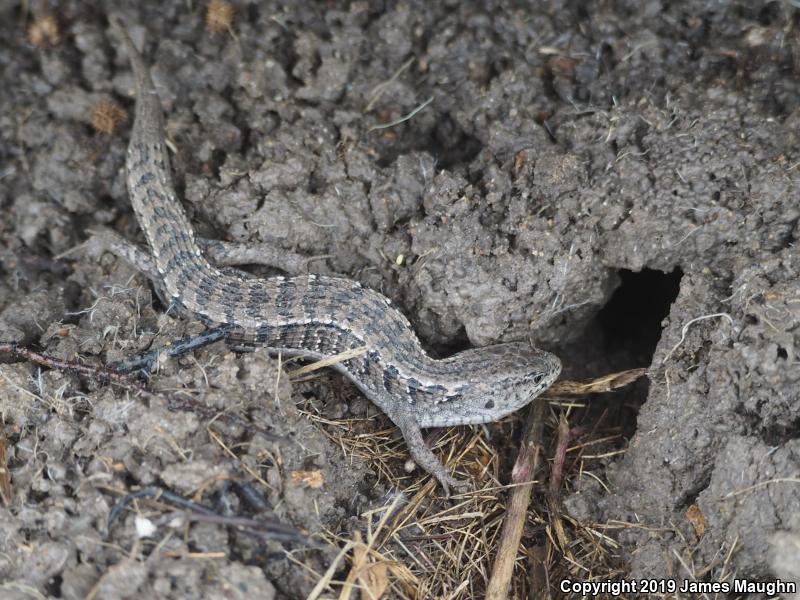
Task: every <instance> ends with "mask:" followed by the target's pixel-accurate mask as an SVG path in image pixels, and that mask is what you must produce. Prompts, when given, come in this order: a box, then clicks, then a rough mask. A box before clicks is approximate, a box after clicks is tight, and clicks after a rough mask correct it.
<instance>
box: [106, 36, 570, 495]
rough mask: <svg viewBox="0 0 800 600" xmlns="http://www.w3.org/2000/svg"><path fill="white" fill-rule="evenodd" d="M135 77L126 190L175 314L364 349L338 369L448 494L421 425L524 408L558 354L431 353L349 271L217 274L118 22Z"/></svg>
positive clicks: (326, 349)
mask: <svg viewBox="0 0 800 600" xmlns="http://www.w3.org/2000/svg"><path fill="white" fill-rule="evenodd" d="M115 26H116V27H117V29H118V30H119V31H120V34H121V36H122V39H123V41H124V43H125V47H126V49H127V53H128V56H129V58H130V61H131V64H132V66H133V71H134V74H135V78H136V120H135V123H134V126H133V131H132V134H131V139H130V143H129V146H128V155H127V169H128V191H129V194H130V199H131V204H132V205H133V209H134V212H135V213H136V217H137V219H138V221H139V224H140V225H141V227H142V229H143V230H144V234H145V237H146V238H147V244H148V246H149V249H150V254H151V260H150V261H148V270H147V271H146V272H148V273H150V275H151V276H153V277H154V276H156V273H157V281H156V285H157V286H158V287H159V289H160V290H161V291H162V292H163V293H165V294H166V295H167V297H169V298H170V299H171V301H172V302H174V303H175V305H176V306H178V307H179V308H180V309H181V311H182V312H184V313H186V314H188V315H192V316H195V317H196V318H198V319H200V320H202V321H203V322H204V323H206V324H207V325H209V326H229V327H231V332H230V334H229V339H230V341H231V342H232V344H233V345H234V346H236V347H240V348H241V347H244V348H248V347H249V348H252V347H257V346H265V347H267V348H268V349H269V350H270V351H274V352H276V353H277V352H281V353H282V354H283V355H284V356H287V355H295V356H303V357H306V358H309V359H323V358H327V357H330V356H332V355H335V354H338V353H340V352H343V351H346V350H351V349H355V348H362V347H364V348H366V351H365V352H364V353H363V354H361V355H360V356H358V357H356V358H351V359H349V360H345V361H342V362H339V363H338V364H336V365H335V366H334V368H335V369H337V370H338V371H340V372H341V373H343V374H344V375H346V376H347V377H349V378H350V379H351V380H352V381H353V382H354V383H355V384H356V385H357V386H358V387H359V388H360V389H361V391H362V392H363V393H364V394H365V395H366V396H367V397H368V398H369V399H370V400H371V401H372V402H374V403H375V404H376V405H377V406H379V407H380V408H381V410H383V411H384V412H385V413H386V414H387V415H388V416H389V418H390V419H391V420H392V421H393V422H394V423H395V424H396V425H397V426H398V427H399V428H400V429H401V431H402V433H403V436H404V437H405V440H406V443H407V444H408V448H409V451H410V453H411V456H412V457H413V458H414V460H415V461H416V462H417V464H419V465H420V466H421V467H422V468H424V469H425V470H426V471H428V472H429V473H431V474H432V475H433V476H434V477H436V478H437V479H438V480H439V482H440V483H441V484H442V486H443V487H444V489H445V491H446V492H447V491H448V487H449V486H454V487H463V483H462V482H460V481H458V480H456V479H454V478H453V477H452V476H451V475H450V474H449V473H448V472H447V470H446V469H445V467H444V466H443V465H442V464H441V463H440V462H439V461H438V460H437V459H436V457H435V456H434V455H433V453H432V452H431V450H430V449H429V448H428V447H427V446H426V445H425V443H424V440H423V438H422V433H421V431H420V428H421V427H442V426H449V425H467V424H476V423H487V422H490V421H494V420H497V419H500V418H501V417H504V416H506V415H508V414H509V413H512V412H514V411H516V410H517V409H519V408H521V407H523V406H525V405H526V404H528V403H529V402H530V401H531V400H533V399H534V398H535V397H536V396H538V395H539V394H541V393H542V392H543V391H544V390H545V389H547V388H548V387H549V386H550V385H551V384H552V383H553V382H554V381H555V380H556V378H557V377H558V375H559V373H560V371H561V363H560V362H559V360H558V358H556V357H555V356H554V355H552V354H550V353H548V352H544V351H542V350H538V349H536V348H532V347H531V346H530V345H529V344H527V343H509V344H500V345H496V346H489V347H486V348H478V349H473V350H467V351H464V352H460V353H458V354H456V355H454V356H451V357H449V358H446V359H442V360H436V359H433V358H431V357H430V356H428V354H426V352H425V351H424V350H423V348H422V346H421V345H420V342H419V340H418V338H417V336H416V335H415V334H414V331H413V330H412V328H411V325H410V323H409V322H408V320H407V319H406V318H405V316H403V315H402V314H401V313H400V312H399V311H398V310H397V309H395V308H394V307H393V306H391V304H390V301H389V300H388V299H387V298H385V297H384V296H382V295H381V294H379V293H377V292H375V291H373V290H370V289H367V288H364V287H362V286H361V284H360V283H358V282H355V281H352V280H350V279H344V278H334V277H323V276H316V275H306V276H301V277H291V278H288V277H272V278H269V279H257V278H254V277H249V276H247V275H245V274H243V273H242V274H238V273H231V272H229V271H225V272H223V271H221V270H219V269H217V268H216V267H214V266H212V265H211V264H210V263H209V262H208V261H207V260H206V258H205V257H204V255H203V253H202V252H201V250H200V247H199V246H198V244H197V242H196V240H195V234H194V230H193V228H192V226H191V224H190V223H189V220H188V218H187V216H186V213H185V211H184V209H183V206H182V205H181V203H180V201H179V200H178V198H177V197H176V195H175V188H174V185H173V183H172V175H171V172H170V164H169V157H168V155H167V150H166V147H165V145H164V125H163V116H162V113H161V106H160V102H159V98H158V94H157V92H156V90H155V87H154V86H153V82H152V80H151V79H150V73H149V70H148V68H147V67H146V66H145V64H144V62H143V60H142V58H141V56H140V55H139V53H138V51H137V50H136V48H135V46H134V45H133V42H132V41H131V39H130V37H129V36H128V35H127V32H126V31H125V29H124V28H123V27H122V26H121V25H119V24H117V23H115Z"/></svg>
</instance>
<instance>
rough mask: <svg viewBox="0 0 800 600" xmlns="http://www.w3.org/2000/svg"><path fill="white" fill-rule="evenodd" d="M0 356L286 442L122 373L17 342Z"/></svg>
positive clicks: (3, 345)
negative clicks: (131, 393) (133, 394)
mask: <svg viewBox="0 0 800 600" xmlns="http://www.w3.org/2000/svg"><path fill="white" fill-rule="evenodd" d="M0 353H6V354H11V355H12V356H16V357H17V358H21V359H23V360H27V361H30V362H32V363H35V364H37V365H41V366H43V367H48V368H50V369H56V370H59V371H66V372H68V373H73V374H75V375H82V376H84V377H89V378H90V379H93V380H95V381H99V382H100V383H110V384H114V385H118V386H120V387H122V388H124V389H126V390H131V391H136V392H139V393H141V394H142V395H144V396H147V397H150V398H160V399H162V400H164V402H165V403H166V406H167V409H168V410H171V411H180V412H191V413H194V414H197V415H199V416H200V417H201V418H204V419H210V420H217V419H219V420H222V421H224V422H227V423H229V424H237V425H240V426H243V427H245V428H246V429H248V430H254V431H258V432H259V433H260V434H262V435H263V436H265V437H266V438H267V439H269V440H272V441H282V440H284V438H283V437H281V436H276V435H275V434H272V433H269V432H267V431H264V430H263V429H261V428H260V427H258V426H256V425H253V424H252V423H250V422H248V421H246V420H245V419H242V418H241V417H239V416H237V415H233V414H220V413H219V412H218V411H217V410H215V409H213V408H209V407H208V406H205V405H203V404H202V403H200V402H198V401H197V400H195V399H194V398H190V397H188V396H179V395H178V394H175V393H171V392H159V391H151V390H149V389H148V388H147V387H146V386H145V385H144V384H143V383H141V382H139V381H136V380H135V379H134V378H132V377H131V376H130V375H127V374H125V373H120V372H118V371H115V370H114V369H110V368H108V367H99V366H93V365H84V364H81V363H78V362H75V361H70V360H63V359H61V358H57V357H55V356H50V355H48V354H41V353H39V352H34V351H33V350H31V349H29V348H25V347H24V346H20V345H19V344H18V343H17V342H0Z"/></svg>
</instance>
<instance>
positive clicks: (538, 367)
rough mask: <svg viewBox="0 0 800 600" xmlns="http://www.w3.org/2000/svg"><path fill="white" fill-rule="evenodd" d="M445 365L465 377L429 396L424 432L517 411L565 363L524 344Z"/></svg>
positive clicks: (470, 353)
mask: <svg viewBox="0 0 800 600" xmlns="http://www.w3.org/2000/svg"><path fill="white" fill-rule="evenodd" d="M444 362H449V363H452V364H458V365H459V370H460V371H461V372H462V373H464V376H463V377H462V378H461V380H460V381H458V382H453V383H452V384H450V385H448V386H446V391H444V392H442V393H441V394H440V395H437V396H438V397H437V396H429V397H430V398H431V402H430V403H429V405H428V410H426V411H425V412H426V413H428V414H426V415H420V416H418V417H417V418H418V419H419V421H420V425H421V426H422V427H443V426H448V425H469V424H473V425H474V424H479V423H489V422H491V421H496V420H498V419H500V418H502V417H505V416H506V415H509V414H511V413H512V412H514V411H516V410H519V409H520V408H522V407H523V406H525V405H526V404H528V403H529V402H531V400H533V399H534V398H536V396H538V395H539V394H541V393H542V392H543V391H544V390H546V389H547V388H548V387H550V385H552V383H553V382H554V381H555V380H556V379H557V378H558V376H559V374H560V373H561V361H560V360H558V358H557V357H556V356H555V355H554V354H551V353H549V352H545V351H544V350H539V349H537V348H533V347H532V346H531V345H530V344H528V343H525V342H515V343H509V344H497V345H495V346H488V347H485V348H475V349H472V350H466V351H464V352H459V353H458V354H456V355H454V356H451V357H450V358H448V359H445V361H444Z"/></svg>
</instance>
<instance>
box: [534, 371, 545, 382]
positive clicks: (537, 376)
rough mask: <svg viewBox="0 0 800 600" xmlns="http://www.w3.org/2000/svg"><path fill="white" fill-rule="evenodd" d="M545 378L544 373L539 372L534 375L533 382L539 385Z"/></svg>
mask: <svg viewBox="0 0 800 600" xmlns="http://www.w3.org/2000/svg"><path fill="white" fill-rule="evenodd" d="M543 378H544V375H542V374H541V373H539V374H538V375H536V376H534V378H533V383H535V384H536V385H539V384H540V383H542V379H543Z"/></svg>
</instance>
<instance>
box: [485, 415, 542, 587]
mask: <svg viewBox="0 0 800 600" xmlns="http://www.w3.org/2000/svg"><path fill="white" fill-rule="evenodd" d="M546 407H547V403H546V402H543V401H541V400H539V401H538V402H534V403H533V406H532V407H531V409H530V412H529V413H528V422H527V429H528V434H527V436H526V437H525V440H524V446H523V447H522V449H521V450H520V453H519V456H518V457H517V462H516V464H515V465H514V470H513V471H512V474H511V479H512V481H513V482H514V483H519V482H524V483H522V484H521V485H517V486H516V487H515V488H514V489H513V490H512V491H511V492H510V494H509V499H508V508H507V509H506V516H505V520H504V522H503V530H502V531H501V532H500V541H499V543H498V547H497V557H496V558H495V561H494V566H493V568H492V576H491V579H489V585H488V586H487V588H486V598H487V600H503V599H504V598H507V596H508V594H507V592H508V586H509V585H510V583H511V577H512V575H513V574H514V563H515V562H516V560H517V552H518V551H519V544H520V540H522V532H523V528H524V527H525V517H526V516H527V514H528V505H529V504H530V503H531V496H532V495H533V483H534V482H533V480H532V477H533V475H534V474H535V473H536V471H537V470H538V469H539V463H540V462H541V456H542V437H543V434H544V417H545V410H546Z"/></svg>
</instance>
